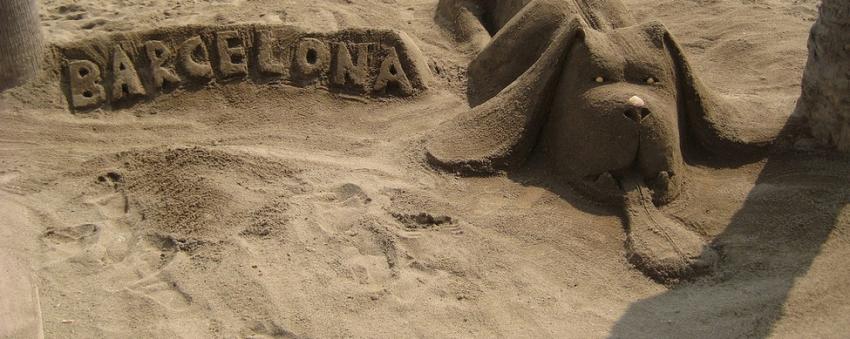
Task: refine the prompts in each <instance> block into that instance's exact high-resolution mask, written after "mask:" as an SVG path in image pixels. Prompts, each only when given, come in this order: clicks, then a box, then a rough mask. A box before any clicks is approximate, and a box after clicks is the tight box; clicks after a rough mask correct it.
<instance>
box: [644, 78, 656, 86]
mask: <svg viewBox="0 0 850 339" xmlns="http://www.w3.org/2000/svg"><path fill="white" fill-rule="evenodd" d="M657 82H658V80H655V78H653V77H649V78H646V84H647V85H654V84H655V83H657Z"/></svg>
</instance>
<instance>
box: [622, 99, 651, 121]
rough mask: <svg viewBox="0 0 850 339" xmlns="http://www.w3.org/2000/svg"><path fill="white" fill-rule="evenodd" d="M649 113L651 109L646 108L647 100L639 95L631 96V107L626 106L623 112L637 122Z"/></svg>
mask: <svg viewBox="0 0 850 339" xmlns="http://www.w3.org/2000/svg"><path fill="white" fill-rule="evenodd" d="M649 114H650V111H649V109H647V108H646V102H645V101H643V99H641V97H639V96H637V95H635V96H633V97H631V98H629V107H628V108H626V111H625V112H623V115H625V116H626V118H629V119H631V120H633V121H634V122H637V123H640V122H641V120H643V119H644V118H646V116H648V115H649Z"/></svg>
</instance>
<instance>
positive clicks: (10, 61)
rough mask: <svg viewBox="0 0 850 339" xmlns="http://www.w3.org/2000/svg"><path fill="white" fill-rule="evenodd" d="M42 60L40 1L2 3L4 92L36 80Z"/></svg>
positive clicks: (1, 78) (0, 43)
mask: <svg viewBox="0 0 850 339" xmlns="http://www.w3.org/2000/svg"><path fill="white" fill-rule="evenodd" d="M41 58H42V51H41V24H40V22H39V17H38V5H37V3H36V0H2V1H0V91H2V90H5V89H7V88H10V87H13V86H16V85H19V84H21V83H23V82H24V81H26V80H29V79H30V78H32V77H33V76H34V75H35V73H36V71H38V64H39V61H41Z"/></svg>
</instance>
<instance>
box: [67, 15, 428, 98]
mask: <svg viewBox="0 0 850 339" xmlns="http://www.w3.org/2000/svg"><path fill="white" fill-rule="evenodd" d="M54 50H55V52H54V53H53V54H54V55H57V56H58V58H59V59H60V60H58V62H57V64H58V65H61V66H60V67H61V68H62V69H61V71H60V73H61V74H62V80H61V85H62V86H63V88H64V89H65V93H66V95H67V99H68V105H69V107H70V108H71V109H72V110H86V109H93V108H98V107H109V108H116V107H126V106H129V105H132V104H134V103H137V102H140V101H144V100H149V99H152V98H154V97H156V96H158V95H160V94H161V93H164V92H170V91H173V90H175V89H180V88H190V89H191V88H200V87H203V85H205V84H207V83H210V82H233V81H251V82H254V83H257V84H262V83H268V82H278V83H285V84H289V85H293V86H298V87H311V88H323V89H327V90H329V91H334V92H343V93H347V94H355V95H361V96H365V97H375V96H412V95H415V94H417V93H419V92H421V91H423V90H425V89H427V88H428V83H429V81H430V79H431V75H430V71H429V69H428V67H427V64H426V61H425V59H424V57H423V56H422V54H421V52H420V51H419V49H418V48H417V47H416V45H415V44H414V43H413V41H412V40H411V39H410V37H408V36H407V35H406V34H404V33H403V32H398V31H392V30H379V29H352V30H344V31H339V32H334V33H309V32H305V31H302V30H300V29H299V28H296V27H291V26H266V25H236V26H224V27H220V26H186V27H177V28H162V29H156V30H152V31H144V32H134V33H121V34H115V35H111V36H107V37H100V38H95V39H91V40H86V41H81V42H76V43H70V44H66V45H61V46H55V47H54Z"/></svg>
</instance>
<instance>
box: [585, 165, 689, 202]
mask: <svg viewBox="0 0 850 339" xmlns="http://www.w3.org/2000/svg"><path fill="white" fill-rule="evenodd" d="M640 173H646V171H643V170H642V169H641V168H638V167H630V168H625V169H616V170H610V171H605V172H602V173H599V174H593V175H587V176H583V177H580V178H577V179H576V180H573V181H574V184H575V186H576V188H578V189H579V190H580V191H582V193H584V194H585V195H587V196H589V197H590V198H591V199H593V200H598V201H601V202H621V201H622V200H623V199H624V197H625V194H626V190H627V184H626V183H625V180H626V178H628V177H640V178H641V179H642V180H643V184H644V187H646V188H648V189H650V190H651V191H652V192H651V194H652V202H653V203H654V204H655V205H656V206H662V205H665V204H667V203H669V202H671V201H673V200H674V199H676V197H678V196H679V193H680V192H681V189H682V176H681V175H680V173H676V172H674V171H673V169H670V168H667V169H661V170H658V171H655V172H654V173H655V175H650V176H644V175H641V174H640Z"/></svg>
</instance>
